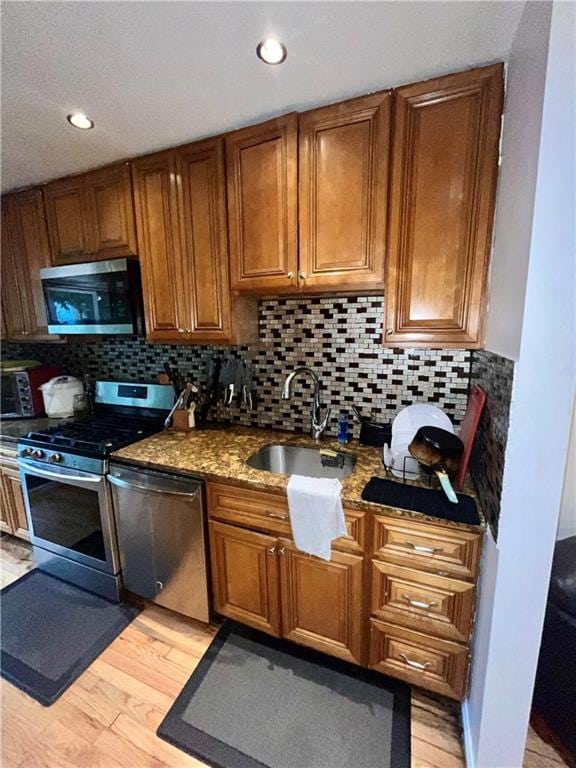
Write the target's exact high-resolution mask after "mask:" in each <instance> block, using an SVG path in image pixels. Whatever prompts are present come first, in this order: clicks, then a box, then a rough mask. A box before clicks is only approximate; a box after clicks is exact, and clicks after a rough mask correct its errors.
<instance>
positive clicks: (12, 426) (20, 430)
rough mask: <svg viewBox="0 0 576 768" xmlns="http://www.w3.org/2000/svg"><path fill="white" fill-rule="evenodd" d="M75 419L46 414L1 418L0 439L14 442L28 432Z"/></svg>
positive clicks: (75, 419) (74, 419)
mask: <svg viewBox="0 0 576 768" xmlns="http://www.w3.org/2000/svg"><path fill="white" fill-rule="evenodd" d="M72 421H77V418H75V417H74V416H72V417H71V418H69V419H49V418H48V417H47V416H44V417H43V418H37V419H2V420H0V439H2V440H3V441H5V442H16V441H17V440H19V439H20V438H21V437H25V436H26V435H27V434H28V432H38V431H39V430H41V429H48V428H49V427H57V426H58V425H59V424H68V423H70V422H72Z"/></svg>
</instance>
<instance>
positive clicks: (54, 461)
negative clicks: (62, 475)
mask: <svg viewBox="0 0 576 768" xmlns="http://www.w3.org/2000/svg"><path fill="white" fill-rule="evenodd" d="M48 461H51V462H52V464H60V462H61V461H62V456H61V455H60V454H59V453H53V454H52V456H50V458H49V459H48Z"/></svg>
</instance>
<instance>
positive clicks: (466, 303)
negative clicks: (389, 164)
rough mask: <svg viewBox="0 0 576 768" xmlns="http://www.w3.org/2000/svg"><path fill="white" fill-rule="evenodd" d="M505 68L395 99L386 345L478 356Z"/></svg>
mask: <svg viewBox="0 0 576 768" xmlns="http://www.w3.org/2000/svg"><path fill="white" fill-rule="evenodd" d="M502 99H503V68H502V65H495V66H490V67H485V68H483V69H476V70H471V71H469V72H462V73H459V74H455V75H448V76H446V77H440V78H437V79H435V80H429V81H427V82H424V83H417V84H415V85H409V86H406V87H403V88H399V89H398V90H397V91H396V92H395V100H396V103H395V110H394V128H393V135H394V139H393V152H392V155H393V168H392V181H391V195H390V251H389V255H388V274H387V281H386V291H385V304H386V320H385V326H384V327H385V335H384V343H385V344H387V345H392V346H418V345H424V346H431V345H434V346H438V347H468V348H475V347H479V346H481V344H482V341H483V331H484V328H483V325H484V314H485V302H486V296H485V293H486V276H487V268H488V262H489V255H490V247H491V235H492V218H493V213H494V200H495V188H496V178H497V169H498V142H499V136H500V116H501V111H502Z"/></svg>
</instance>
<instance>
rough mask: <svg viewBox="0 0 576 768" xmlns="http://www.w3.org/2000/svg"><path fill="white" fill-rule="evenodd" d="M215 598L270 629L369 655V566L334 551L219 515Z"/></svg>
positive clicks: (356, 657) (333, 649)
mask: <svg viewBox="0 0 576 768" xmlns="http://www.w3.org/2000/svg"><path fill="white" fill-rule="evenodd" d="M209 526H210V551H211V555H212V583H213V588H214V606H215V608H216V610H217V611H218V612H219V613H222V614H223V615H224V616H229V617H230V618H232V619H236V620H238V621H241V622H243V623H244V624H248V625H249V626H251V627H255V628H256V629H260V630H263V631H264V632H268V633H269V634H272V635H275V636H280V635H282V636H283V637H286V638H287V639H289V640H294V641H295V642H297V643H300V644H302V645H307V646H309V647H311V648H316V649H317V650H320V651H324V652H325V653H329V654H331V655H332V656H338V657H340V658H342V659H347V660H348V661H353V662H356V663H362V647H363V642H362V594H363V586H362V585H363V582H362V566H363V559H362V558H361V557H358V556H356V555H349V554H344V553H341V552H334V553H333V555H332V560H331V561H330V562H326V561H324V560H320V559H319V558H316V557H309V556H308V555H305V554H304V553H303V552H300V551H299V550H298V549H296V547H295V546H294V544H293V543H292V542H291V541H289V540H287V539H278V538H275V537H273V536H266V535H264V534H262V533H256V532H255V531H248V530H245V529H243V528H239V527H238V526H234V525H226V524H224V523H218V522H213V521H211V522H210V524H209Z"/></svg>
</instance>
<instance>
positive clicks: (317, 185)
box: [298, 92, 390, 291]
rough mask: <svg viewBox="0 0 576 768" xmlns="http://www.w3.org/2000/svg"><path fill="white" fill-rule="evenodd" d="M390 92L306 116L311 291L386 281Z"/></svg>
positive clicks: (305, 213)
mask: <svg viewBox="0 0 576 768" xmlns="http://www.w3.org/2000/svg"><path fill="white" fill-rule="evenodd" d="M389 133H390V93H389V92H387V93H380V94H375V95H372V96H364V97H362V98H359V99H352V100H350V101H345V102H342V103H341V104H334V105H332V106H329V107H323V108H321V109H314V110H312V111H311V112H305V113H304V114H302V115H300V117H299V160H298V162H299V169H298V173H299V219H300V241H299V242H300V263H299V282H300V286H301V288H302V289H303V290H316V291H317V290H319V289H321V288H322V289H324V288H325V289H330V288H333V289H336V290H344V289H345V290H349V289H350V290H353V289H375V288H383V287H384V256H385V243H386V203H387V191H386V186H387V179H388V150H389V146H388V144H389Z"/></svg>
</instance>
